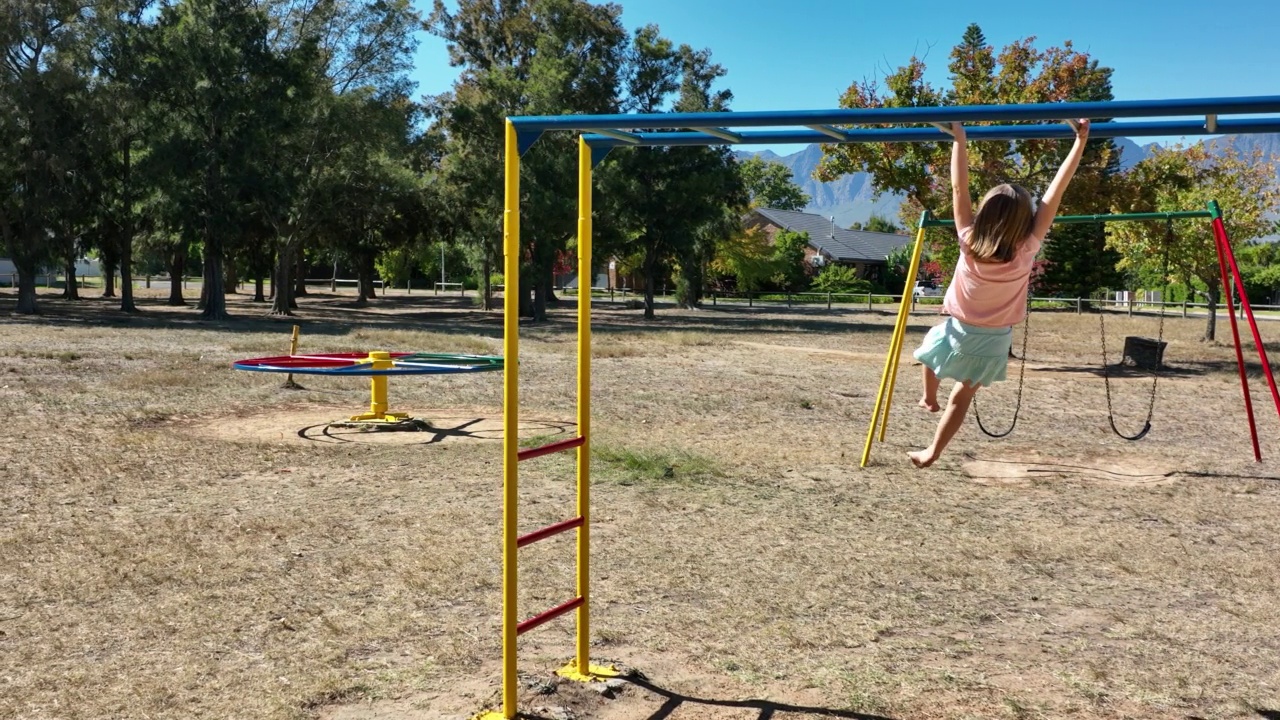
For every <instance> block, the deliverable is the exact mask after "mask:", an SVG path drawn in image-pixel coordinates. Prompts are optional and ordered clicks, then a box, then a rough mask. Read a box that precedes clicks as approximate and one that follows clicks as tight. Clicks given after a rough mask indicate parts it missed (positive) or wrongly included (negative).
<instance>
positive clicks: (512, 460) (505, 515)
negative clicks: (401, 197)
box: [502, 120, 520, 718]
mask: <svg viewBox="0 0 1280 720" xmlns="http://www.w3.org/2000/svg"><path fill="white" fill-rule="evenodd" d="M506 131H507V132H506V163H505V164H506V180H505V189H504V192H503V207H504V210H503V216H502V252H503V256H504V257H503V270H502V272H503V278H502V279H503V283H504V286H503V289H502V313H503V315H502V356H503V359H502V368H503V369H502V375H503V377H502V716H503V717H504V718H514V717H515V716H516V624H517V622H518V620H517V616H516V610H517V607H516V518H517V515H516V502H517V499H518V498H519V494H518V493H517V491H516V483H517V481H518V479H519V473H518V471H517V463H518V462H519V459H518V457H517V455H516V453H517V452H518V451H519V447H520V437H519V432H520V381H519V378H520V149H519V145H518V144H517V142H516V126H515V125H514V124H513V123H512V122H511V121H510V120H507V122H506Z"/></svg>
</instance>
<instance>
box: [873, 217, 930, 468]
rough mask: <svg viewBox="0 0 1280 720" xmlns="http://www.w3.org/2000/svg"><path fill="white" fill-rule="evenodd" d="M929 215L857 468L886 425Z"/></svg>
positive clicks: (918, 237)
mask: <svg viewBox="0 0 1280 720" xmlns="http://www.w3.org/2000/svg"><path fill="white" fill-rule="evenodd" d="M928 217H929V212H928V211H927V210H926V211H925V212H923V213H921V214H920V224H919V229H918V230H917V232H916V243H915V248H914V250H913V251H912V253H911V263H910V264H909V266H908V268H907V281H906V285H905V287H904V289H903V291H902V302H901V303H899V305H898V317H897V320H896V321H895V322H894V325H893V337H892V338H891V339H890V341H889V352H888V354H886V355H885V358H884V370H883V372H882V373H881V375H880V389H879V391H878V392H877V393H876V405H875V410H874V411H873V412H872V414H871V424H870V425H869V426H868V427H867V441H866V443H865V444H864V445H863V446H862V460H861V462H860V463H859V467H866V466H867V462H868V461H870V459H871V442H872V440H874V439H875V436H876V426H877V425H878V424H880V421H881V418H882V416H883V419H884V421H885V426H887V425H888V416H889V402H890V399H891V398H892V395H893V386H894V384H895V383H894V380H895V376H896V375H897V372H898V355H899V353H900V352H901V351H902V336H903V335H904V334H905V333H906V330H907V317H908V315H909V314H910V312H909V311H910V309H911V291H912V290H913V289H914V287H915V279H916V273H918V272H919V271H920V255H921V252H922V251H923V249H924V231H925V225H924V223H925V220H926V219H928ZM880 440H881V442H883V441H884V427H882V428H881V434H880Z"/></svg>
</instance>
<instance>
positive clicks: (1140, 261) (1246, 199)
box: [1107, 141, 1280, 340]
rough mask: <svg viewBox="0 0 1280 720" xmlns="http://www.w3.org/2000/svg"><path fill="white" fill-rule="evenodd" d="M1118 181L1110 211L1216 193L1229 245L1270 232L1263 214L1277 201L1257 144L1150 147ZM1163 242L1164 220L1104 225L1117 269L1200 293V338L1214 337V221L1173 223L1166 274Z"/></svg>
mask: <svg viewBox="0 0 1280 720" xmlns="http://www.w3.org/2000/svg"><path fill="white" fill-rule="evenodd" d="M1117 184H1118V185H1119V188H1118V190H1119V191H1118V192H1117V193H1116V194H1115V195H1114V196H1113V205H1112V210H1113V211H1114V212H1169V211H1176V210H1200V209H1203V208H1205V207H1206V205H1207V204H1208V202H1209V201H1210V200H1217V201H1218V204H1219V205H1221V206H1222V213H1223V215H1222V221H1223V224H1224V226H1225V227H1226V230H1227V237H1229V238H1231V240H1232V245H1233V247H1235V246H1239V245H1242V244H1243V243H1244V242H1246V241H1248V240H1251V239H1253V238H1255V237H1258V236H1260V235H1264V234H1266V233H1268V232H1270V231H1271V230H1272V228H1273V221H1272V220H1270V219H1268V217H1267V216H1268V214H1269V213H1271V212H1272V211H1274V210H1275V209H1276V204H1277V200H1280V180H1277V177H1276V167H1275V163H1274V160H1273V159H1272V158H1270V157H1266V156H1264V155H1263V154H1262V151H1261V150H1260V149H1258V150H1254V151H1253V152H1251V153H1241V152H1238V151H1236V150H1234V149H1232V148H1230V147H1227V146H1221V147H1219V146H1215V144H1214V143H1213V142H1212V141H1211V142H1210V143H1207V144H1206V143H1203V142H1201V143H1196V144H1195V145H1192V146H1190V147H1182V146H1174V147H1171V148H1167V149H1160V148H1156V149H1154V151H1153V152H1152V153H1151V155H1149V156H1148V157H1147V158H1146V159H1144V160H1142V161H1141V162H1139V163H1138V164H1137V165H1135V166H1134V167H1133V168H1132V169H1130V170H1129V171H1128V172H1126V173H1125V174H1124V176H1123V177H1122V178H1121V179H1120V180H1119V182H1118V183H1117ZM1165 242H1166V226H1165V224H1164V223H1117V224H1114V225H1109V226H1107V246H1108V247H1109V248H1112V249H1114V250H1115V251H1117V252H1118V253H1119V254H1120V256H1121V260H1120V264H1119V267H1120V269H1122V270H1125V271H1127V272H1129V273H1130V274H1132V275H1133V276H1135V277H1138V278H1144V279H1146V280H1147V281H1148V282H1152V283H1154V284H1156V285H1159V286H1163V285H1165V284H1166V283H1168V282H1181V283H1183V284H1184V285H1186V286H1187V287H1188V288H1196V289H1200V290H1203V291H1204V292H1205V294H1206V296H1207V298H1208V304H1209V318H1208V323H1207V324H1206V326H1205V331H1204V339H1205V340H1213V339H1214V335H1215V331H1216V320H1217V313H1216V312H1215V310H1216V308H1217V306H1218V303H1219V301H1220V300H1221V290H1222V288H1221V278H1220V274H1219V270H1218V253H1217V246H1216V245H1215V243H1214V238H1213V228H1212V227H1211V225H1210V224H1209V222H1208V221H1206V220H1187V221H1179V222H1177V225H1176V227H1175V232H1174V234H1173V242H1172V243H1171V244H1170V245H1169V263H1168V268H1169V269H1168V276H1166V277H1162V275H1163V274H1164V255H1165Z"/></svg>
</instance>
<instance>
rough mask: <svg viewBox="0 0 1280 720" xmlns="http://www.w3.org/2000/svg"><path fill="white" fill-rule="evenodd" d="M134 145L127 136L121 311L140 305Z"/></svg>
mask: <svg viewBox="0 0 1280 720" xmlns="http://www.w3.org/2000/svg"><path fill="white" fill-rule="evenodd" d="M132 146H133V140H132V138H126V139H125V141H124V208H125V209H124V213H125V219H124V223H123V227H121V228H120V237H119V241H120V245H119V247H118V248H117V249H118V250H119V252H120V311H121V312H127V313H136V312H138V306H137V305H134V304H133V210H132V208H133V193H132V192H130V190H131V185H130V178H131V177H132V176H131V174H130V169H131V167H132V166H131V164H130V159H131V156H130V149H131V148H132Z"/></svg>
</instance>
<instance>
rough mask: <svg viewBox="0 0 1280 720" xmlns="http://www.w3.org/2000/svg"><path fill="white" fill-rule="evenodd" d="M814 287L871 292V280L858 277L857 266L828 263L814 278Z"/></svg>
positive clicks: (818, 289) (819, 289) (818, 288)
mask: <svg viewBox="0 0 1280 720" xmlns="http://www.w3.org/2000/svg"><path fill="white" fill-rule="evenodd" d="M813 289H814V290H817V291H818V292H830V293H864V292H871V281H870V280H867V279H866V278H860V277H858V271H857V268H853V267H850V266H848V265H827V266H826V267H824V268H822V272H820V273H818V277H816V278H814V280H813Z"/></svg>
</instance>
